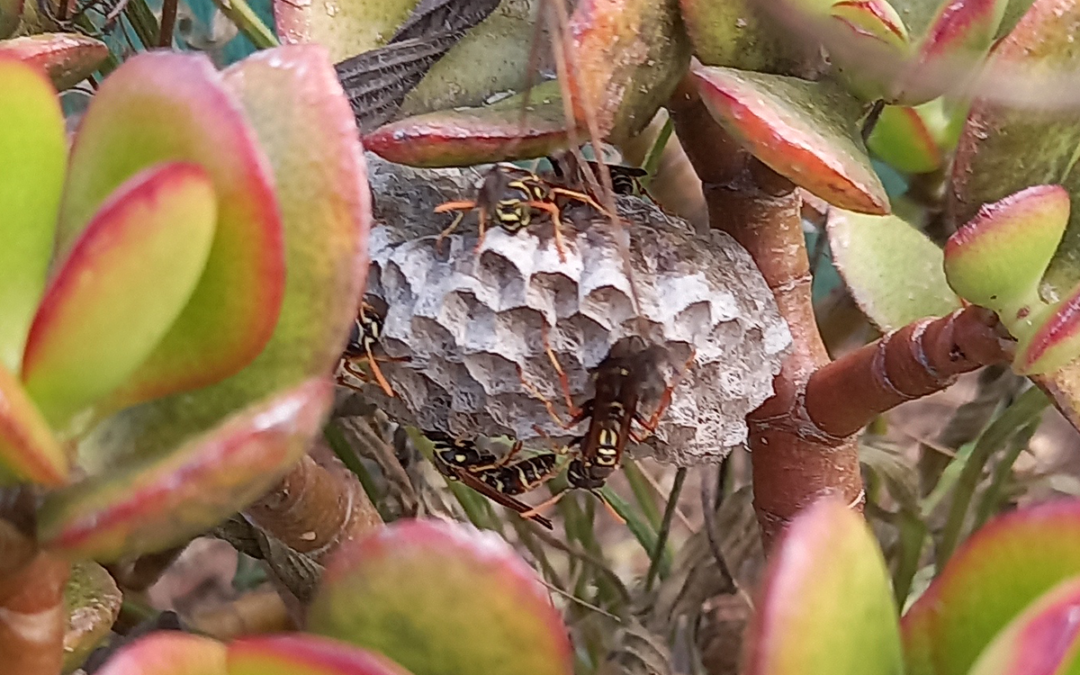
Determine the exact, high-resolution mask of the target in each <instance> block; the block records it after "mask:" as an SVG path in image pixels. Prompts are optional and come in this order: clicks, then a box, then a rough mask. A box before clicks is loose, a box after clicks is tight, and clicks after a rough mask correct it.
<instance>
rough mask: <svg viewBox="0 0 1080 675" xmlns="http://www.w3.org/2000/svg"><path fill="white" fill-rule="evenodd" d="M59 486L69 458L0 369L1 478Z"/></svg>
mask: <svg viewBox="0 0 1080 675" xmlns="http://www.w3.org/2000/svg"><path fill="white" fill-rule="evenodd" d="M3 474H8V475H10V476H14V477H15V478H16V479H18V480H24V481H29V482H32V483H39V484H41V485H52V486H58V485H63V484H64V483H65V482H66V481H67V475H68V458H67V455H66V454H64V449H63V448H62V447H61V446H60V443H59V442H58V441H57V440H56V437H55V436H53V433H52V430H51V429H50V428H49V425H48V423H47V422H46V421H45V418H44V417H42V415H41V412H40V411H39V410H38V409H37V407H36V406H35V405H34V403H33V402H32V401H31V400H30V397H29V396H27V394H26V390H25V389H23V388H22V385H21V384H20V383H19V381H18V380H17V379H16V378H15V377H14V376H12V375H11V373H9V372H8V371H7V369H6V368H4V366H3V365H0V475H3Z"/></svg>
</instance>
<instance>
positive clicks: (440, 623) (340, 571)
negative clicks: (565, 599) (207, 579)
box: [98, 520, 572, 675]
mask: <svg viewBox="0 0 1080 675" xmlns="http://www.w3.org/2000/svg"><path fill="white" fill-rule="evenodd" d="M307 629H308V631H309V632H308V634H283V635H266V636H258V637H251V638H242V639H239V640H236V641H233V642H231V643H223V642H219V641H216V640H213V639H211V638H206V637H197V636H193V635H186V634H179V633H158V634H156V635H152V636H150V637H147V638H144V639H142V640H140V641H137V642H135V643H134V644H132V645H130V646H128V647H125V648H124V649H122V650H120V651H119V652H118V653H117V654H116V655H115V656H114V657H113V659H112V660H110V661H109V663H108V664H107V665H106V666H105V667H104V668H102V669H101V670H100V671H98V672H99V673H100V675H134V674H135V673H143V674H146V675H151V674H152V675H249V674H250V675H255V674H257V673H259V674H274V675H276V674H277V673H281V674H282V675H285V674H286V673H289V674H295V675H408V674H409V673H412V674H413V675H425V674H430V675H436V674H437V673H446V674H448V675H449V674H451V673H461V674H464V673H476V672H490V673H495V672H507V671H511V670H512V671H513V672H517V673H525V674H528V675H560V674H562V675H565V674H567V673H570V672H572V669H571V648H570V641H569V639H568V637H567V633H566V628H565V627H564V626H563V624H562V619H561V617H560V616H559V612H558V611H557V610H556V609H555V607H554V606H553V605H552V603H551V600H550V598H549V596H548V593H547V590H546V589H545V588H544V586H543V585H541V584H540V581H539V579H538V578H537V576H536V574H535V572H533V570H532V569H531V568H530V567H529V566H528V565H527V564H526V563H525V562H524V561H523V560H522V559H521V558H520V557H518V555H517V554H516V553H515V552H514V550H513V549H512V548H511V547H510V545H509V544H507V543H506V542H505V541H503V540H502V539H501V538H500V537H499V536H498V535H497V534H495V533H493V532H481V531H479V530H476V529H474V528H471V527H467V526H461V525H457V524H454V523H447V522H440V521H434V520H413V521H404V522H401V523H395V524H393V525H389V526H387V527H385V528H384V529H382V530H380V531H378V532H376V533H374V534H371V535H370V536H368V537H366V538H361V539H356V540H353V541H351V542H349V543H347V544H345V545H343V546H342V547H341V548H339V549H338V550H337V551H336V552H335V553H334V554H333V555H332V556H331V557H330V558H329V560H328V561H327V568H326V572H325V574H324V575H323V578H322V581H321V583H320V585H319V589H318V591H317V593H316V595H315V598H314V599H313V601H312V603H311V606H310V610H309V613H308V617H307Z"/></svg>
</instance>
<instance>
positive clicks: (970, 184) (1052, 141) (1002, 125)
mask: <svg viewBox="0 0 1080 675" xmlns="http://www.w3.org/2000/svg"><path fill="white" fill-rule="evenodd" d="M1078 21H1080V3H1077V2H1071V1H1070V2H1059V1H1058V0H1037V1H1036V2H1035V3H1034V4H1033V5H1032V6H1031V9H1030V11H1028V12H1027V14H1025V15H1024V18H1023V19H1021V21H1020V23H1019V24H1017V26H1016V28H1015V29H1014V30H1013V31H1012V32H1011V33H1010V34H1009V36H1008V37H1006V38H1005V39H1004V40H1002V42H1001V43H1000V44H998V45H997V46H996V47H995V49H994V53H993V56H992V57H991V58H990V60H989V62H988V64H987V66H986V72H988V73H1000V74H1002V76H1003V77H1005V78H1006V79H1005V80H1004V81H1003V82H1001V83H997V84H994V83H993V81H990V85H991V86H992V87H993V89H991V90H990V91H989V92H988V93H989V94H990V96H989V97H988V98H987V99H985V100H977V101H975V103H974V104H973V105H972V109H971V114H970V115H969V117H968V123H967V126H966V127H965V129H964V133H963V135H962V136H961V139H960V143H959V145H958V147H957V152H956V161H955V163H954V165H953V174H952V185H953V189H952V190H951V193H950V201H951V204H950V210H951V211H952V213H953V214H954V218H955V220H956V222H963V221H965V220H968V219H970V218H971V217H973V216H974V215H975V213H976V212H977V211H978V209H979V207H980V206H982V205H983V204H985V203H988V202H994V201H997V200H999V199H1002V198H1003V197H1006V196H1007V195H1010V194H1013V193H1015V192H1018V191H1019V190H1022V189H1024V188H1026V187H1029V186H1032V185H1040V184H1048V183H1058V182H1063V184H1064V186H1065V188H1066V189H1067V190H1068V192H1069V193H1070V194H1077V192H1078V190H1080V174H1078V172H1076V171H1071V170H1070V169H1071V167H1072V166H1073V162H1074V154H1075V152H1076V149H1077V147H1080V117H1077V115H1076V114H1075V111H1074V110H1073V109H1072V108H1068V107H1067V108H1060V107H1056V108H1055V107H1053V106H1051V107H1050V108H1049V109H1040V108H1039V107H1038V103H1039V101H1040V100H1041V99H1042V97H1043V94H1046V93H1049V94H1051V95H1052V94H1053V91H1054V86H1053V85H1052V84H1050V83H1048V82H1047V81H1046V80H1044V79H1043V78H1046V77H1050V76H1052V75H1054V74H1059V73H1071V72H1074V71H1076V70H1077V69H1080V41H1078V40H1076V39H1075V38H1076V35H1075V33H1076V31H1075V30H1074V27H1075V26H1076V24H1077V22H1078ZM1028 82H1030V83H1032V84H1033V85H1034V86H1035V87H1037V90H1036V91H1038V92H1039V93H1038V94H1034V93H1033V95H1032V96H1029V97H1027V99H1026V100H1030V101H1032V102H1034V103H1035V104H1036V106H1033V107H1030V106H1017V105H1015V104H1014V103H1012V102H1006V101H999V102H995V101H994V98H993V94H995V93H997V92H998V91H999V90H1000V89H1002V88H1008V89H1010V90H1015V89H1018V88H1019V89H1020V90H1021V91H1023V89H1022V87H1023V85H1024V84H1026V83H1028ZM1048 87H1049V89H1048ZM1078 281H1080V209H1073V210H1072V215H1071V217H1070V220H1069V227H1068V229H1067V230H1066V232H1065V235H1064V238H1063V239H1062V243H1061V246H1060V248H1059V249H1058V251H1057V253H1056V255H1055V256H1054V258H1053V260H1052V261H1051V263H1050V267H1049V268H1048V270H1047V273H1046V276H1045V278H1044V283H1045V284H1046V285H1047V286H1049V288H1048V289H1047V288H1044V289H1043V296H1044V297H1045V298H1046V299H1048V300H1052V299H1056V298H1060V297H1062V296H1063V295H1065V294H1066V293H1068V292H1069V291H1070V290H1071V289H1072V287H1073V286H1074V285H1075V284H1076V283H1077V282H1078Z"/></svg>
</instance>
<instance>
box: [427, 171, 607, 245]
mask: <svg viewBox="0 0 1080 675" xmlns="http://www.w3.org/2000/svg"><path fill="white" fill-rule="evenodd" d="M567 201H576V202H580V203H582V204H587V205H588V206H590V207H592V208H594V209H596V210H597V211H598V212H599V213H601V214H605V215H606V214H607V211H606V210H605V209H604V207H602V206H600V204H599V203H597V202H596V200H594V199H593V198H592V197H590V196H589V195H587V194H585V193H584V192H578V191H576V190H570V189H567V188H564V187H560V186H557V185H553V184H551V183H549V182H548V181H546V180H544V179H543V178H541V177H540V176H538V175H536V174H535V173H532V172H531V171H527V170H525V169H522V168H520V167H517V166H514V165H512V164H496V165H495V166H494V167H492V168H491V169H490V170H489V171H488V172H487V173H486V174H485V175H484V181H483V183H482V184H481V185H480V188H479V190H478V191H477V193H476V197H475V198H474V199H464V200H459V201H450V202H445V203H443V204H439V205H438V206H436V207H435V213H446V212H448V211H458V212H459V213H458V214H457V216H456V217H455V218H454V221H453V222H452V223H450V225H449V226H447V227H446V229H444V230H443V231H442V232H440V233H439V237H438V239H437V240H436V245H437V246H438V245H441V244H442V241H443V239H445V238H446V237H447V236H449V235H450V234H451V233H452V232H453V231H454V230H456V229H457V227H458V225H460V224H461V221H462V219H463V218H464V217H465V214H466V213H468V212H469V211H472V210H474V209H475V210H476V211H479V217H478V221H479V240H478V241H477V243H476V250H477V251H479V250H480V246H481V244H483V243H484V232H485V230H486V228H487V219H488V217H489V216H490V217H491V218H493V219H494V221H495V223H496V224H497V225H498V226H499V227H501V228H502V229H503V230H505V231H506V232H507V233H508V234H517V233H518V232H520V231H521V230H524V229H525V228H527V227H528V226H529V225H530V224H531V223H532V222H533V217H534V216H537V215H540V214H542V213H547V214H548V216H550V218H551V223H552V226H553V227H554V230H555V249H556V250H557V251H558V252H559V260H560V261H561V262H566V248H565V246H564V245H563V237H562V209H563V205H564V204H565V203H566V202H567Z"/></svg>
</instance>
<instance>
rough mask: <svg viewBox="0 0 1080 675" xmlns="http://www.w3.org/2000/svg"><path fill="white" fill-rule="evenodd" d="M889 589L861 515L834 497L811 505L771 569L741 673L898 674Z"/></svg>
mask: <svg viewBox="0 0 1080 675" xmlns="http://www.w3.org/2000/svg"><path fill="white" fill-rule="evenodd" d="M837 560H843V561H844V564H843V565H837V564H836V561H837ZM889 586H890V584H889V576H888V571H887V569H886V567H885V561H884V560H883V558H882V556H881V550H880V549H879V547H878V544H877V540H876V539H875V538H874V536H873V534H872V533H871V532H870V530H869V528H868V527H867V525H866V522H865V521H864V520H863V519H862V518H861V517H860V516H859V515H857V514H855V513H854V512H852V511H851V509H849V508H847V507H846V506H845V505H844V504H842V503H840V502H839V501H836V500H833V499H826V500H822V501H820V502H818V503H816V504H814V505H813V506H810V507H808V508H807V509H806V510H804V511H803V512H802V513H801V514H800V515H799V516H797V517H796V518H795V520H794V521H792V523H791V525H790V526H789V528H788V530H787V531H786V532H785V534H784V536H783V538H782V539H781V540H780V543H779V545H778V548H777V549H776V550H775V552H774V553H773V556H772V559H771V560H770V562H769V565H768V568H767V569H766V573H765V580H764V582H763V584H762V589H761V599H760V600H759V602H758V605H757V613H756V614H755V616H754V618H753V619H752V623H751V626H750V633H749V637H748V641H747V643H746V645H745V646H744V649H745V650H746V658H745V667H744V670H743V672H744V673H745V674H746V675H796V674H799V675H879V674H880V675H895V674H896V673H899V672H901V670H902V658H901V653H900V635H899V629H898V627H897V623H896V607H895V604H894V602H893V599H892V591H891V589H890V587H889ZM792 598H799V599H800V601H799V602H797V603H793V602H791V599H792Z"/></svg>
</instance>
